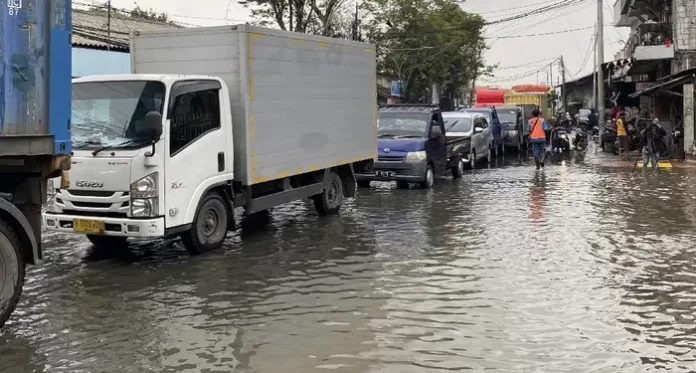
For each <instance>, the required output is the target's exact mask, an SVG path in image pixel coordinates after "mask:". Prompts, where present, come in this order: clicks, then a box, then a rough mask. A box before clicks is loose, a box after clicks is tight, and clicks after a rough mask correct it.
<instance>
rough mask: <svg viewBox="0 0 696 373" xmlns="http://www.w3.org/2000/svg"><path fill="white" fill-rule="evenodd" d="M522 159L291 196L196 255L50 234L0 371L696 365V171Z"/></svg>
mask: <svg viewBox="0 0 696 373" xmlns="http://www.w3.org/2000/svg"><path fill="white" fill-rule="evenodd" d="M593 157H596V156H594V155H592V154H590V155H589V156H588V158H593ZM517 163H518V162H517V160H515V159H513V160H512V161H511V162H509V163H507V164H506V165H505V166H501V165H498V166H496V165H495V164H494V165H493V166H492V167H491V168H490V169H483V170H475V171H471V172H469V173H468V174H467V175H465V177H464V178H463V179H462V180H451V179H443V180H438V182H437V183H436V186H435V188H434V189H432V190H420V189H408V190H400V189H395V188H394V187H393V186H391V185H386V184H384V185H383V184H380V185H376V186H374V187H373V188H371V189H369V190H361V191H360V195H359V198H358V199H356V200H355V201H354V202H351V203H350V204H348V205H347V206H346V208H345V210H344V211H343V212H342V214H341V216H340V217H329V218H321V219H320V218H318V217H317V216H316V215H314V214H313V213H312V212H311V211H312V209H311V208H310V207H308V205H307V204H305V203H304V202H302V203H295V204H292V205H289V206H284V207H283V208H279V209H276V210H275V211H273V212H272V213H271V214H270V216H269V217H268V218H267V219H265V221H264V219H260V220H254V221H253V222H249V223H247V224H246V225H245V226H244V230H243V231H242V232H241V233H240V232H237V233H236V234H235V235H233V236H232V237H230V239H229V241H228V243H227V245H226V248H225V250H222V251H220V252H217V253H212V254H209V255H203V256H199V257H190V256H188V255H187V254H186V251H185V250H184V249H183V248H182V246H181V244H180V243H179V242H178V241H176V240H168V241H152V242H146V243H142V244H140V245H138V246H137V247H133V248H132V250H131V251H129V252H126V253H98V252H93V251H92V250H91V248H90V247H89V244H88V243H87V241H86V240H83V239H81V238H77V237H75V236H65V235H58V234H52V235H49V236H48V237H47V241H48V242H49V243H48V253H47V263H46V264H45V265H44V266H41V267H35V268H31V270H30V275H29V277H28V283H27V286H26V288H25V296H24V299H23V302H22V304H21V305H20V307H19V309H18V312H17V313H16V315H15V317H14V318H13V319H12V321H11V323H10V324H9V325H7V327H6V328H5V329H4V330H3V332H2V335H0V372H3V373H4V372H12V373H14V372H78V371H84V372H200V371H208V372H229V371H245V372H279V371H283V372H323V371H326V370H337V371H341V372H428V371H433V372H435V371H442V370H462V369H473V370H474V371H480V370H483V369H491V370H494V371H510V372H532V371H534V372H581V371H582V372H585V371H593V372H594V371H596V372H623V371H627V372H635V371H649V370H653V369H654V370H660V369H665V370H669V371H688V370H689V369H694V367H696V353H695V351H694V348H696V338H695V337H694V336H693V331H694V329H696V320H694V318H695V317H696V261H694V259H693V258H694V249H693V247H694V245H693V242H694V233H692V232H694V229H693V227H694V226H695V225H696V180H695V179H696V174H694V173H690V172H689V171H688V170H678V169H675V170H674V171H671V172H664V173H662V174H661V175H659V176H657V177H655V176H652V175H649V176H642V175H640V174H639V173H634V174H632V173H631V172H630V168H629V169H616V168H605V167H601V165H598V162H597V161H596V160H592V159H588V161H587V162H584V161H578V160H577V159H576V158H573V159H570V160H566V161H565V162H552V164H551V165H547V167H546V170H544V171H539V172H537V171H535V170H534V169H533V167H531V166H529V163H528V162H527V161H525V162H522V165H521V166H518V164H517Z"/></svg>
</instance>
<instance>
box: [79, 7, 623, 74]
mask: <svg viewBox="0 0 696 373" xmlns="http://www.w3.org/2000/svg"><path fill="white" fill-rule="evenodd" d="M88 1H89V0H80V2H88ZM556 1H558V0H546V1H544V0H466V1H465V2H463V3H462V8H464V10H466V11H470V12H476V13H481V14H482V15H483V16H484V18H486V19H487V20H495V19H500V18H504V17H508V16H511V15H515V14H519V13H524V12H526V11H529V10H532V9H535V8H538V7H540V6H544V5H548V4H549V3H554V2H556ZM602 1H604V24H605V27H604V43H605V46H604V60H605V61H611V60H613V59H614V53H615V52H616V51H618V50H619V49H621V47H622V46H623V44H622V43H621V42H620V40H625V39H626V35H627V34H628V29H627V28H614V27H612V26H611V24H612V23H613V19H614V13H613V5H614V2H615V0H602ZM76 2H77V1H76ZM137 3H138V4H139V5H140V6H141V7H143V8H155V9H157V10H158V11H163V12H166V13H168V14H169V15H170V17H171V18H172V19H173V20H174V21H177V22H182V23H185V24H188V25H201V26H203V25H222V24H234V23H241V22H246V21H251V19H250V17H249V12H248V11H247V10H246V9H244V7H242V6H241V5H239V4H237V1H236V0H198V1H192V0H138V1H137ZM204 4H205V5H204ZM112 5H113V6H114V7H118V8H124V9H130V8H133V7H134V6H135V3H134V1H133V0H112ZM596 19H597V1H596V0H583V1H582V2H581V3H580V4H578V5H575V6H571V7H569V8H566V9H562V10H559V11H552V12H548V13H543V14H539V15H537V16H531V17H527V18H523V19H520V20H517V21H513V22H507V23H503V24H500V25H495V26H490V27H488V28H487V29H486V35H487V36H488V37H489V42H488V44H489V45H490V46H491V49H490V50H489V51H488V52H487V53H486V62H487V63H489V64H498V65H499V66H500V69H498V70H497V71H496V72H495V75H496V76H495V77H494V78H491V79H489V80H488V81H487V82H486V81H481V83H482V84H489V85H500V86H504V87H505V86H511V85H513V84H518V83H536V82H537V79H538V81H539V82H546V81H547V76H548V74H547V72H548V70H549V69H548V68H546V69H545V70H544V71H541V72H539V73H538V74H537V73H536V70H538V69H540V68H542V67H543V66H544V65H548V64H549V63H551V62H553V60H554V59H556V58H558V57H560V56H561V55H563V57H564V60H565V63H566V66H567V69H568V71H569V72H570V74H571V77H572V76H577V77H579V76H582V75H585V74H588V73H590V72H591V71H592V69H593V60H592V56H591V53H590V54H589V55H588V48H589V47H590V40H591V39H592V35H593V34H594V29H592V27H593V26H594V25H595V22H596ZM581 28H586V29H584V30H579V31H575V32H567V33H560V34H557V35H545V36H535V37H519V36H524V35H530V34H539V33H549V32H559V31H564V30H570V29H581ZM500 37H505V38H504V39H495V38H500ZM511 37H514V38H511ZM587 57H589V58H587ZM586 60H587V62H586V63H584V62H585V61H586ZM520 65H522V66H520ZM583 65H584V66H583ZM515 66H518V67H516V68H513V67H515ZM525 75H527V76H525ZM559 76H560V75H559V68H558V66H556V67H554V70H553V79H554V82H555V81H556V80H557V79H558V78H559ZM569 78H570V77H569Z"/></svg>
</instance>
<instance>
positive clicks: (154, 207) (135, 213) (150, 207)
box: [131, 198, 159, 217]
mask: <svg viewBox="0 0 696 373" xmlns="http://www.w3.org/2000/svg"><path fill="white" fill-rule="evenodd" d="M158 212H159V203H158V198H134V199H132V200H131V216H132V217H148V216H157V214H158Z"/></svg>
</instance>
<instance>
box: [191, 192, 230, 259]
mask: <svg viewBox="0 0 696 373" xmlns="http://www.w3.org/2000/svg"><path fill="white" fill-rule="evenodd" d="M228 222H229V211H227V205H226V204H225V200H224V199H223V198H222V196H221V195H220V194H218V193H215V192H211V193H208V194H207V195H206V196H205V197H203V200H202V201H201V202H200V204H199V205H198V209H197V210H196V215H195V216H194V218H193V223H192V224H191V229H190V230H188V231H186V232H184V233H182V234H181V240H182V241H183V242H184V246H185V247H186V249H187V250H188V251H189V252H190V253H191V254H194V255H196V254H202V253H206V252H208V251H212V250H216V249H219V248H221V247H222V244H223V243H225V238H226V237H227V224H228Z"/></svg>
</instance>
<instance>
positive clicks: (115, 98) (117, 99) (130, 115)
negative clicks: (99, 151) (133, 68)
mask: <svg viewBox="0 0 696 373" xmlns="http://www.w3.org/2000/svg"><path fill="white" fill-rule="evenodd" d="M164 95H165V86H164V84H163V83H162V82H155V81H144V80H143V81H111V82H89V83H75V84H73V85H72V117H71V123H72V140H73V146H74V147H75V148H76V149H86V148H99V147H103V146H112V147H113V148H114V149H119V148H120V149H123V148H138V147H142V146H145V144H146V142H143V141H140V140H141V138H142V135H141V128H142V124H143V123H144V119H145V116H146V115H147V113H149V112H152V111H154V112H158V113H160V114H162V106H163V100H164Z"/></svg>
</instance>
